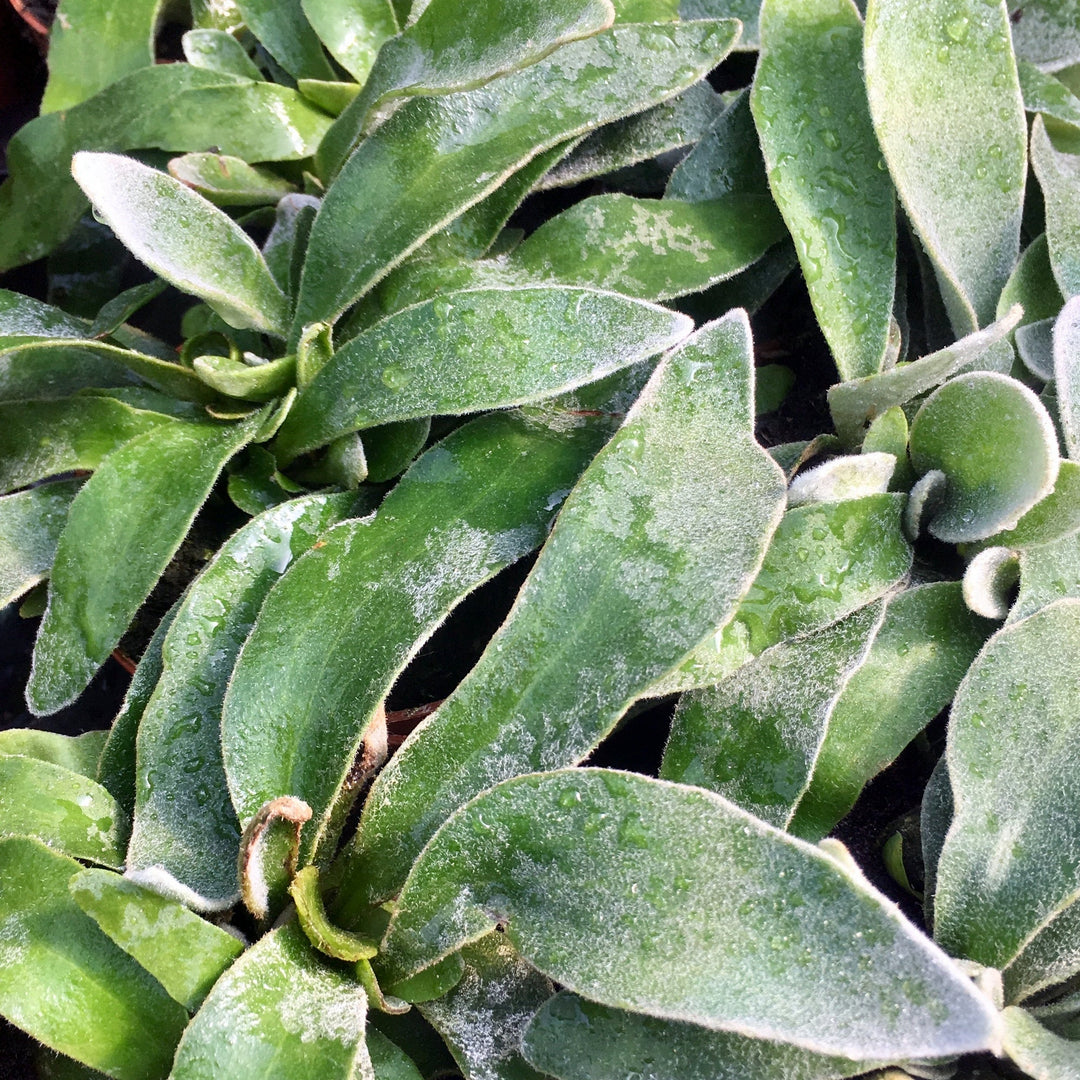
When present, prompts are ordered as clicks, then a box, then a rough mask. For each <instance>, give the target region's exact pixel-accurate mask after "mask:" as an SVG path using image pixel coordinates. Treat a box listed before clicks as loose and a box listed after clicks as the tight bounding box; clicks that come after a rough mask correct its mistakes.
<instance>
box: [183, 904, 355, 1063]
mask: <svg viewBox="0 0 1080 1080" xmlns="http://www.w3.org/2000/svg"><path fill="white" fill-rule="evenodd" d="M366 1016H367V1000H366V998H365V997H364V991H363V989H361V987H360V984H359V983H357V982H356V981H355V980H354V979H352V978H350V977H349V976H348V975H346V974H345V973H344V972H342V971H340V970H338V969H336V968H332V967H330V966H329V965H327V964H324V963H322V961H321V960H320V957H319V954H318V953H317V952H315V950H314V949H312V947H311V946H310V945H309V944H308V941H307V938H305V937H304V933H303V931H302V930H301V929H300V927H299V926H298V925H297V924H296V923H291V924H289V925H288V926H283V927H281V929H279V930H274V931H273V932H272V933H269V934H267V935H266V936H265V937H263V938H260V940H259V941H258V942H256V944H255V945H253V946H252V947H251V948H250V949H248V950H247V952H245V953H244V955H243V956H241V957H240V959H239V960H237V961H236V963H234V964H233V965H232V967H230V968H229V970H228V971H227V972H225V974H224V975H223V976H222V977H221V978H220V979H218V981H217V983H216V984H215V985H214V988H213V989H212V990H211V991H210V995H209V997H207V999H206V1001H205V1002H204V1003H203V1006H202V1008H201V1009H200V1010H199V1011H198V1013H196V1015H195V1018H194V1019H193V1020H192V1021H191V1023H190V1024H189V1025H188V1028H187V1030H186V1031H185V1032H184V1037H183V1039H181V1040H180V1046H179V1047H178V1048H177V1051H176V1061H175V1063H174V1065H173V1070H172V1072H171V1073H169V1080H221V1078H222V1077H226V1076H229V1077H238V1078H239V1077H254V1076H265V1077H289V1078H290V1080H353V1078H355V1080H373V1074H372V1071H371V1061H370V1060H369V1058H368V1054H367V1048H366V1046H365V1045H364V1027H365V1022H366Z"/></svg>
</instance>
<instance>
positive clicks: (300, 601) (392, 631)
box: [221, 413, 607, 852]
mask: <svg viewBox="0 0 1080 1080" xmlns="http://www.w3.org/2000/svg"><path fill="white" fill-rule="evenodd" d="M606 430H607V429H605V428H603V427H597V426H596V425H592V426H585V425H582V426H580V427H578V428H577V429H576V430H572V431H564V430H556V429H554V428H549V427H547V426H546V425H543V424H540V423H537V422H535V421H529V420H527V419H525V418H524V417H522V416H520V415H515V414H513V413H508V414H507V413H502V414H495V415H492V416H487V417H483V418H481V419H479V420H476V421H474V422H472V423H470V424H467V425H465V426H464V427H462V428H459V429H458V430H457V431H456V432H455V433H454V434H453V435H451V436H450V437H449V438H447V439H445V440H444V441H443V442H441V443H439V444H437V445H436V446H434V447H432V448H431V449H430V450H428V452H427V453H426V454H424V455H422V456H421V457H420V458H419V459H418V460H417V461H416V462H415V463H414V464H413V466H412V468H411V469H410V470H409V471H408V472H407V473H406V474H405V476H404V477H403V478H402V480H401V481H400V482H399V483H398V485H397V486H396V487H395V488H394V490H393V491H392V492H391V493H390V495H388V496H387V497H386V499H385V500H384V502H383V504H382V506H381V507H380V509H379V511H378V513H377V514H375V515H374V517H368V518H363V519H360V520H358V521H353V522H346V523H344V524H342V525H339V526H338V527H337V528H335V529H332V530H331V531H330V532H328V533H327V534H326V536H325V537H324V538H323V541H324V542H323V543H322V544H321V545H320V546H319V547H318V549H316V550H313V551H310V552H308V553H307V554H306V555H305V556H304V557H303V558H302V559H300V560H299V561H298V562H297V564H296V565H295V566H294V567H293V568H292V569H291V570H290V571H289V572H288V574H286V576H285V577H284V578H283V579H282V581H281V582H280V583H279V584H278V585H277V587H276V588H275V589H274V590H273V591H272V592H271V593H270V595H269V596H268V597H267V600H266V603H265V605H264V606H263V608H262V610H261V612H260V614H259V618H258V620H257V622H256V625H255V628H254V630H253V631H252V634H251V636H250V638H249V639H248V641H247V642H246V644H245V645H244V648H243V651H242V652H241V654H240V658H239V660H238V662H237V665H236V670H235V671H234V673H233V676H232V679H231V682H230V686H229V692H228V694H227V696H226V700H225V706H224V715H223V721H222V734H221V738H222V744H223V746H224V753H225V767H226V770H227V773H228V777H229V786H230V789H231V791H232V796H233V802H234V805H235V806H236V808H237V811H238V813H239V815H240V818H241V820H242V821H245V822H246V821H247V819H248V818H250V817H251V816H252V815H253V814H254V813H255V812H256V811H257V810H258V808H259V807H260V806H262V805H263V803H265V802H266V801H267V800H268V799H271V798H274V797H275V796H278V795H295V796H297V797H299V798H302V799H304V800H305V802H307V803H308V804H309V805H310V806H311V807H312V808H313V810H314V813H315V820H314V821H313V822H312V823H311V824H310V825H308V826H307V827H306V828H305V831H304V845H305V851H306V852H310V851H312V850H313V849H314V848H315V846H316V845H319V844H324V843H327V842H329V841H331V840H332V839H333V838H332V837H330V836H328V835H327V833H328V830H329V829H330V827H331V821H330V816H331V810H332V808H333V805H334V803H335V801H336V800H337V799H338V798H347V797H348V796H349V795H350V794H351V792H350V791H349V789H348V788H346V787H345V782H346V778H347V775H348V773H349V771H350V769H351V767H352V764H353V759H354V758H355V756H356V753H357V750H358V748H359V744H360V741H361V739H362V737H363V735H364V732H365V729H366V728H367V727H368V725H369V723H370V721H371V720H372V718H373V716H374V714H375V711H376V709H377V708H378V706H379V705H380V704H381V702H382V701H383V699H384V698H385V697H386V694H387V693H388V692H389V690H390V687H391V686H392V685H393V682H394V680H395V679H396V678H397V676H398V674H399V673H400V671H401V670H402V668H403V667H404V666H405V664H406V663H407V661H408V660H409V658H410V657H411V656H413V655H414V654H415V653H416V651H417V650H418V649H419V648H420V646H421V645H422V644H423V642H424V641H425V640H426V639H427V638H428V637H429V636H430V635H431V633H432V632H433V631H434V629H435V627H436V626H438V624H439V623H440V622H442V620H443V619H444V618H445V617H446V615H447V613H448V612H449V611H450V609H451V608H452V607H454V606H455V605H456V604H457V603H458V601H459V600H460V599H461V598H462V597H463V596H465V595H466V594H468V593H469V592H471V591H472V590H473V589H475V588H477V587H478V586H479V585H480V584H482V583H483V582H484V581H486V580H487V579H488V578H489V577H491V576H492V575H493V574H495V573H496V572H497V571H498V570H500V569H502V568H503V567H504V566H507V565H508V564H510V563H511V562H513V561H515V560H516V559H519V558H521V557H522V556H523V555H525V554H527V553H528V552H529V551H530V550H532V549H533V548H534V547H536V546H538V545H539V544H540V543H541V542H542V541H543V538H544V535H545V532H546V529H547V526H548V523H549V521H550V519H551V515H552V513H553V512H554V510H555V508H556V507H557V506H558V505H559V503H560V502H561V501H562V498H563V497H564V495H565V493H566V491H567V490H568V489H569V488H570V487H571V486H572V485H573V483H574V481H575V480H576V478H577V477H578V475H579V474H580V472H581V470H582V469H583V468H584V466H585V464H586V462H587V461H588V460H589V458H590V457H591V456H592V455H593V454H594V453H595V452H596V450H597V449H598V448H599V446H600V444H601V442H602V440H603V437H604V435H605V433H606ZM451 506H452V507H453V514H447V513H446V508H447V507H451ZM298 623H299V624H302V625H304V626H306V627H307V629H306V630H305V632H304V633H303V634H297V633H296V626H297V625H298ZM358 649H359V652H358ZM311 746H318V748H319V752H318V753H317V754H312V753H311V752H310V751H309V750H307V749H305V748H306V747H311Z"/></svg>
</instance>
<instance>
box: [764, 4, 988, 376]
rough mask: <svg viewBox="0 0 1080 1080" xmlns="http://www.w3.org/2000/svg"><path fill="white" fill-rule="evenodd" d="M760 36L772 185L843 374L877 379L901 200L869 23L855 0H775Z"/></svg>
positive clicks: (887, 318)
mask: <svg viewBox="0 0 1080 1080" xmlns="http://www.w3.org/2000/svg"><path fill="white" fill-rule="evenodd" d="M760 33H761V56H760V59H759V60H758V66H757V71H756V73H755V75H754V87H753V91H752V93H751V97H750V105H751V108H752V109H753V113H754V120H755V122H756V124H757V129H758V134H759V136H760V139H761V149H762V152H763V153H764V156H765V165H766V168H767V169H768V176H769V186H770V187H771V188H772V192H773V195H774V197H775V198H776V202H777V205H778V206H779V207H780V212H781V213H782V214H783V215H784V220H785V221H786V222H787V226H788V229H789V230H790V231H791V235H792V236H793V237H794V239H795V246H796V249H797V250H798V253H799V262H800V263H801V264H802V270H803V277H804V278H805V279H806V285H807V288H808V289H809V291H810V300H811V302H812V303H813V305H814V310H815V312H816V313H817V318H818V322H819V323H820V325H821V329H822V330H823V331H824V334H825V337H826V339H827V340H828V342H829V346H830V348H831V349H832V353H833V358H834V359H835V361H836V366H837V369H838V370H839V372H840V377H841V378H843V379H854V378H859V377H860V376H864V375H875V374H876V373H877V372H878V371H880V370H881V367H882V363H883V360H884V357H885V351H886V347H887V345H888V338H889V327H890V320H891V318H892V299H893V289H894V283H895V278H896V197H895V193H894V191H893V186H892V181H891V180H890V179H889V174H888V173H887V172H885V171H884V170H882V169H881V168H880V167H879V164H880V161H881V154H880V151H879V149H878V145H877V140H876V139H875V137H874V129H873V125H872V124H871V121H870V112H869V109H868V108H867V104H866V88H865V85H864V82H863V77H862V71H861V69H860V65H859V61H860V59H861V56H862V20H861V19H860V18H859V13H858V10H857V9H856V7H855V5H854V3H852V2H851V0H766V2H765V3H764V4H762V8H761V20H760ZM996 299H997V298H996V297H995V300H996Z"/></svg>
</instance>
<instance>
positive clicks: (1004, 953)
mask: <svg viewBox="0 0 1080 1080" xmlns="http://www.w3.org/2000/svg"><path fill="white" fill-rule="evenodd" d="M1078 650H1080V602H1077V601H1075V600H1062V601H1059V602H1057V603H1053V604H1050V605H1049V606H1047V607H1045V608H1043V609H1042V610H1040V611H1038V612H1036V613H1035V614H1034V615H1032V616H1030V617H1029V618H1026V619H1022V620H1020V621H1019V622H1015V623H1012V624H1011V625H1008V626H1006V627H1004V628H1003V629H1001V630H999V631H998V632H997V633H996V634H995V635H994V636H993V637H992V638H991V639H990V641H989V642H988V643H987V645H986V647H985V648H984V649H983V651H982V652H981V653H980V654H979V656H978V657H977V658H976V660H975V662H974V663H973V664H972V666H971V670H970V672H969V673H968V675H967V677H966V679H965V680H964V682H963V684H962V685H961V687H960V690H959V691H958V693H957V695H956V700H955V702H954V703H953V707H952V719H951V722H950V725H949V742H948V748H947V751H946V752H947V755H948V768H949V777H950V779H951V781H952V790H953V799H954V802H955V817H954V818H953V824H952V827H951V828H950V830H949V834H948V836H947V838H946V840H945V846H944V849H943V850H942V852H941V858H940V861H939V862H938V867H937V888H936V892H935V896H934V935H935V937H936V938H937V939H938V940H939V941H940V942H942V944H943V945H944V946H945V947H946V948H948V949H949V950H950V951H951V952H953V953H954V954H955V955H959V956H965V957H968V958H969V959H972V960H976V961H977V962H979V963H981V964H986V965H988V966H991V967H997V968H1001V967H1004V966H1005V965H1006V964H1008V963H1009V962H1010V961H1011V960H1012V959H1013V958H1014V957H1015V956H1016V955H1017V953H1019V952H1020V950H1021V949H1023V948H1024V947H1025V946H1026V945H1027V944H1028V942H1029V941H1030V939H1031V938H1032V937H1033V936H1034V935H1035V933H1037V932H1038V930H1039V929H1040V928H1041V926H1042V925H1043V924H1044V923H1045V922H1047V921H1048V920H1049V919H1050V918H1051V917H1052V916H1053V915H1055V914H1056V913H1057V912H1059V911H1060V910H1061V909H1062V908H1063V907H1064V906H1067V905H1068V904H1070V903H1071V902H1072V901H1073V899H1074V897H1075V895H1076V893H1077V890H1078V889H1080V880H1078V874H1077V866H1078V865H1080V854H1077V853H1080V829H1078V828H1077V820H1078V819H1077V814H1076V806H1077V800H1078V798H1080V791H1078V786H1077V782H1076V777H1077V770H1076V767H1075V763H1074V762H1073V760H1072V756H1071V753H1070V750H1071V747H1072V746H1074V745H1075V742H1076V739H1075V734H1074V729H1075V727H1076V709H1075V707H1074V704H1075V701H1076V694H1077V678H1078V671H1080V664H1078V662H1077V652H1078Z"/></svg>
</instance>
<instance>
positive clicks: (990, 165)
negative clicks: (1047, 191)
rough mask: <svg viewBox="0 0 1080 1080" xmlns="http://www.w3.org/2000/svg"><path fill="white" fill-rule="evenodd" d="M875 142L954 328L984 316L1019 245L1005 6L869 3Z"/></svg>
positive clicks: (967, 327) (1019, 125) (1022, 125)
mask: <svg viewBox="0 0 1080 1080" xmlns="http://www.w3.org/2000/svg"><path fill="white" fill-rule="evenodd" d="M865 62H866V88H867V93H868V95H869V100H870V113H871V115H872V116H873V119H874V127H875V129H876V131H877V136H878V141H879V143H880V144H881V148H882V150H883V151H884V154H885V160H886V161H887V162H888V166H889V172H890V174H891V175H892V178H893V182H894V183H895V184H896V188H897V191H898V192H899V194H900V199H901V201H902V202H903V204H904V209H905V210H906V211H907V214H908V217H909V218H910V219H911V222H912V224H913V225H914V226H915V229H916V231H917V232H918V234H919V237H920V239H921V240H922V243H923V246H924V247H925V248H926V251H927V253H928V254H929V256H930V258H931V259H932V260H933V262H934V270H935V272H936V274H937V277H938V282H939V284H940V286H941V292H942V296H943V298H944V300H945V304H946V307H947V308H948V312H949V318H950V320H951V322H952V325H953V329H954V330H955V331H956V332H957V333H958V334H966V333H970V332H971V331H972V330H976V329H978V327H980V326H986V325H987V324H988V323H990V322H991V321H993V318H994V310H995V307H996V305H997V301H998V297H999V296H1000V295H1001V290H1002V288H1003V287H1004V285H1005V282H1006V281H1007V280H1008V277H1009V274H1010V273H1011V272H1012V269H1013V265H1014V263H1015V262H1016V256H1017V254H1018V252H1019V247H1020V210H1021V205H1022V203H1023V196H1024V179H1025V175H1026V168H1027V161H1026V158H1027V155H1026V142H1027V125H1026V122H1025V119H1024V103H1023V100H1022V98H1021V95H1020V84H1019V81H1018V77H1017V73H1016V61H1015V59H1014V57H1013V53H1012V42H1011V37H1010V33H1009V19H1008V15H1007V13H1006V10H1005V5H1004V4H998V3H994V4H986V3H983V2H982V0H870V3H869V4H868V6H867V11H866V50H865Z"/></svg>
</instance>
